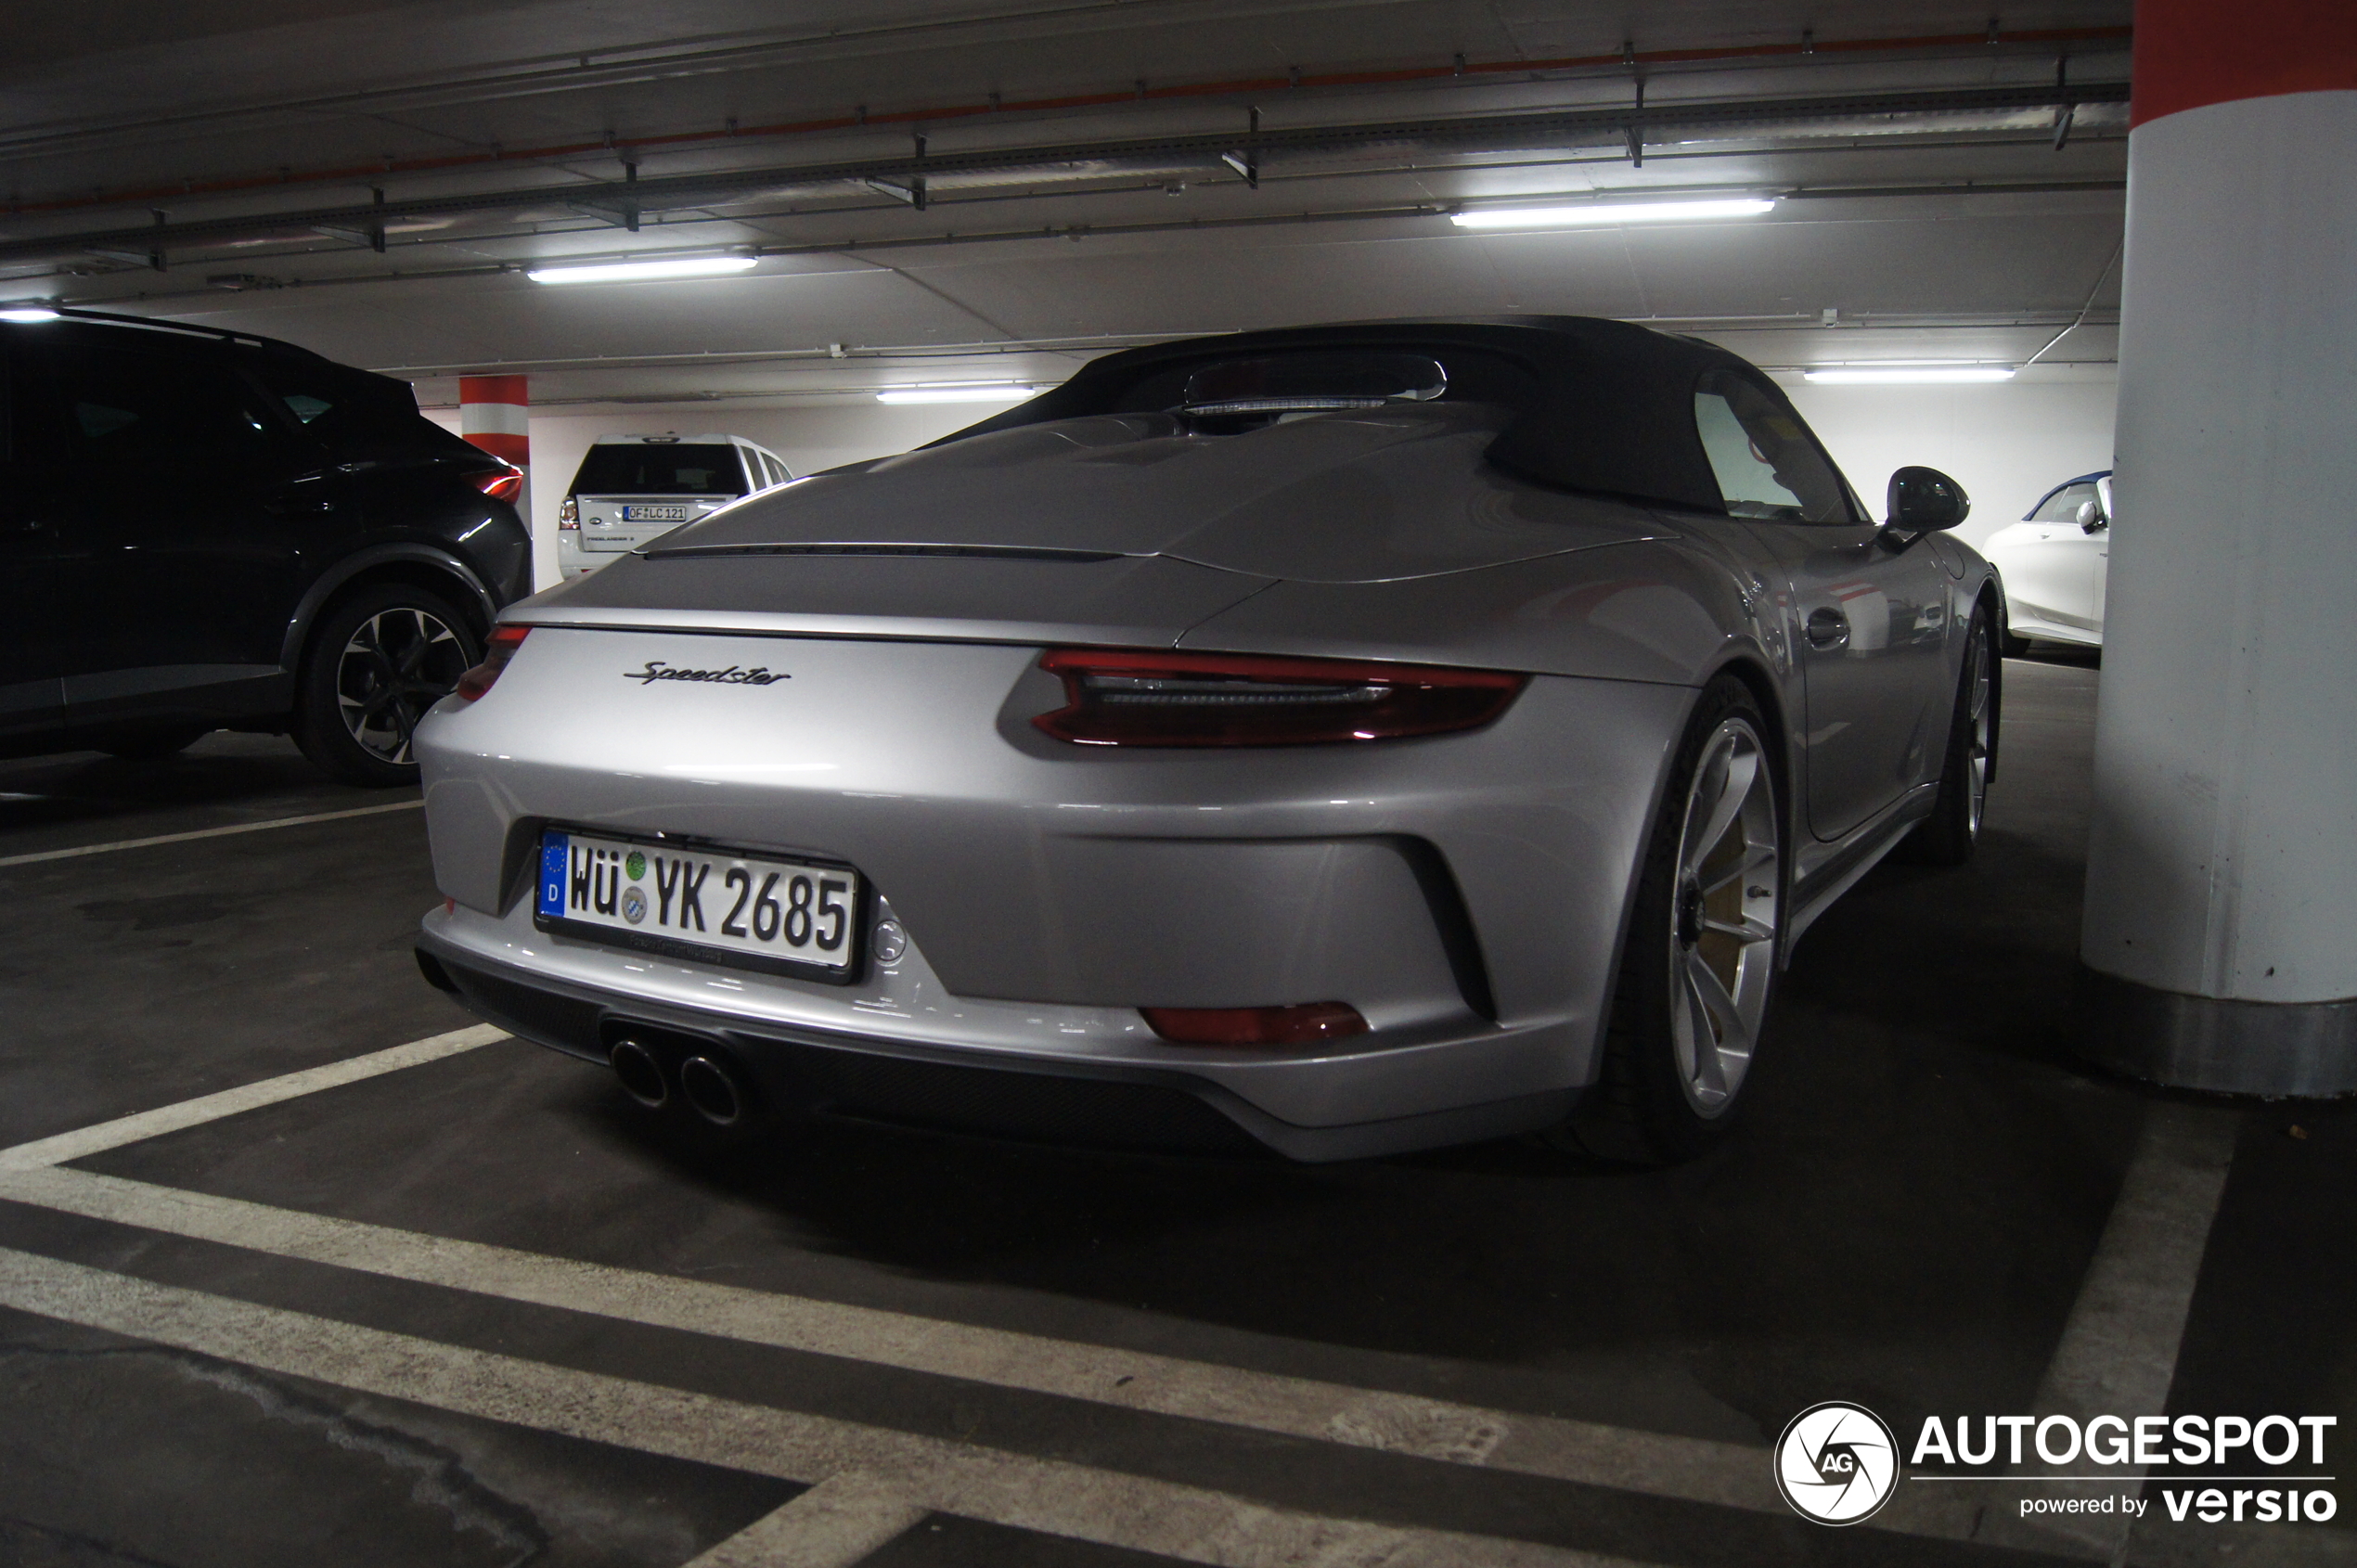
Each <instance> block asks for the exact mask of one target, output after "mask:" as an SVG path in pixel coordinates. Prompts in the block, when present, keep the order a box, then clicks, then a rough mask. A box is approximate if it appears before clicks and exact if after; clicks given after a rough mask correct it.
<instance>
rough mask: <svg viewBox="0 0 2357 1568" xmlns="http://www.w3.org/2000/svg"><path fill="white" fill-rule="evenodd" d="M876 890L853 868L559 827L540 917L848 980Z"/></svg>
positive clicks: (763, 966)
mask: <svg viewBox="0 0 2357 1568" xmlns="http://www.w3.org/2000/svg"><path fill="white" fill-rule="evenodd" d="M864 891H865V890H864V889H863V888H862V886H861V883H860V877H859V873H857V871H854V870H852V869H851V868H849V867H847V866H829V865H825V864H821V863H818V862H814V861H805V860H785V859H779V858H778V857H775V856H771V855H741V854H738V853H737V852H736V851H734V850H728V849H719V848H715V847H712V846H709V845H702V844H677V843H673V842H667V841H666V842H646V841H639V840H631V839H615V838H606V837H603V836H600V835H593V834H588V833H576V832H573V831H570V830H568V829H554V828H551V829H547V830H546V831H544V832H543V833H542V834H541V835H540V883H539V887H538V889H537V891H536V893H535V904H534V907H533V924H534V925H535V926H537V927H538V928H539V929H541V930H542V931H554V932H565V933H567V934H569V935H574V936H584V937H588V938H590V939H592V940H594V941H599V942H608V943H612V944H614V945H617V946H623V947H636V948H638V949H641V950H642V951H647V952H654V953H663V954H666V955H669V956H671V957H674V958H693V959H698V960H701V961H703V962H706V963H718V964H728V965H732V966H734V967H736V968H740V969H755V970H767V971H769V972H771V973H778V974H794V975H799V976H802V977H803V978H805V979H810V980H828V981H832V982H834V983H838V984H845V983H849V982H850V980H851V978H852V970H853V963H854V961H855V959H856V958H857V953H858V945H859V944H858V931H859V916H860V911H861V909H862V907H863V906H864V899H863V894H864Z"/></svg>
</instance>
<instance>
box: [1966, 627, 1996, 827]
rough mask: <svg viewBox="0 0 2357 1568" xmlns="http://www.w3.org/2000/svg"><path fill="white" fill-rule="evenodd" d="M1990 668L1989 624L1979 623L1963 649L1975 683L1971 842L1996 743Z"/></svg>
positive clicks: (1971, 696) (1969, 709)
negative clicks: (1992, 719)
mask: <svg viewBox="0 0 2357 1568" xmlns="http://www.w3.org/2000/svg"><path fill="white" fill-rule="evenodd" d="M1989 666H1990V659H1989V623H1987V622H1986V621H1981V620H1976V621H1974V622H1973V628H1972V640H1971V641H1970V642H1968V643H1967V644H1965V646H1964V667H1965V678H1966V679H1968V680H1970V681H1971V682H1972V685H1971V686H1970V687H1969V688H1967V689H1966V691H1965V695H1964V713H1965V719H1966V722H1967V723H1969V724H1970V725H1971V726H1972V751H1971V752H1970V754H1969V755H1968V756H1967V757H1966V759H1965V761H1966V765H1967V768H1968V775H1969V776H1968V778H1966V780H1965V782H1966V783H1967V785H1968V786H1969V787H1970V788H1971V790H1972V795H1971V798H1970V799H1968V800H1967V801H1966V802H1965V803H1964V834H1965V836H1966V837H1967V838H1970V839H1978V838H1979V837H1980V814H1981V810H1982V808H1983V807H1985V806H1986V805H1987V804H1988V803H1989V751H1990V744H1991V743H1992V742H1993V741H1994V740H1995V739H1996V735H1995V733H1994V726H1992V725H1991V724H1990V719H1991V717H1992V715H1991V713H1990V703H1989V697H1990V688H1991V684H1992V683H1991V680H1990V668H1989Z"/></svg>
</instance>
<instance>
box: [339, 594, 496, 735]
mask: <svg viewBox="0 0 2357 1568" xmlns="http://www.w3.org/2000/svg"><path fill="white" fill-rule="evenodd" d="M469 662H470V660H469V658H468V655H467V645H466V644H465V643H464V642H462V641H460V640H459V638H458V636H457V633H455V632H453V631H452V630H451V629H450V628H449V627H448V626H447V625H445V624H444V623H443V621H442V618H441V617H440V616H438V615H435V614H433V613H432V612H431V611H429V610H418V609H414V608H411V607H409V606H406V605H405V606H396V607H395V608H393V609H391V610H380V611H378V612H377V613H376V614H374V615H371V616H369V617H368V619H367V620H366V621H363V622H361V623H360V624H359V625H358V626H356V627H354V628H353V633H352V639H351V640H350V641H349V642H346V643H345V644H344V645H343V652H342V653H341V654H339V655H338V656H337V659H336V707H337V709H338V711H339V712H341V713H342V715H343V726H344V728H345V729H346V730H347V731H348V732H350V734H351V736H352V739H353V740H354V743H355V744H357V745H358V746H359V748H360V749H361V750H362V751H364V752H367V753H368V754H369V755H370V756H372V757H375V758H376V759H377V760H378V761H380V762H387V763H393V764H395V765H406V764H407V763H408V761H409V738H410V736H411V735H412V734H413V733H415V731H416V730H417V727H418V720H419V717H420V716H421V715H422V714H423V713H425V711H426V710H427V709H428V708H431V707H432V706H433V705H434V704H435V703H436V702H439V701H441V700H443V699H444V697H447V696H449V695H450V692H451V690H452V688H455V687H457V684H458V677H459V676H460V675H464V674H465V673H466V669H467V665H468V663H469Z"/></svg>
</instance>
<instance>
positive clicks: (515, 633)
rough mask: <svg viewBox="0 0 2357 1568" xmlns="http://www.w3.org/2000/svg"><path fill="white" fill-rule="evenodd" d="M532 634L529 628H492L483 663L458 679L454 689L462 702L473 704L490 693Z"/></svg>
mask: <svg viewBox="0 0 2357 1568" xmlns="http://www.w3.org/2000/svg"><path fill="white" fill-rule="evenodd" d="M531 633H532V628H531V627H529V626H494V627H492V628H491V640H490V641H489V642H488V643H486V644H485V645H484V646H483V662H482V663H480V664H477V665H476V666H475V667H474V668H473V669H471V670H469V671H468V672H467V673H466V674H465V675H460V676H459V677H458V684H457V687H456V688H454V689H455V690H456V691H457V694H458V696H459V698H460V700H464V701H468V702H472V701H474V700H476V699H478V698H480V697H481V696H482V695H483V693H484V692H486V691H489V690H490V689H491V685H492V683H493V682H494V681H496V680H497V679H498V678H499V672H500V671H502V670H504V669H506V668H507V667H508V661H509V660H510V659H513V658H514V657H515V656H516V649H519V648H521V647H522V646H523V639H524V638H525V637H527V636H530V635H531Z"/></svg>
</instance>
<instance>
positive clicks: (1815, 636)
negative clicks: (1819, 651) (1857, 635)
mask: <svg viewBox="0 0 2357 1568" xmlns="http://www.w3.org/2000/svg"><path fill="white" fill-rule="evenodd" d="M1808 631H1809V646H1810V647H1811V648H1839V647H1840V646H1841V645H1842V644H1844V643H1846V642H1848V640H1849V622H1848V618H1847V617H1846V616H1844V615H1843V614H1842V612H1841V611H1840V610H1834V609H1830V608H1828V609H1824V610H1810V612H1809V626H1808Z"/></svg>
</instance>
